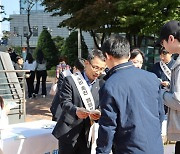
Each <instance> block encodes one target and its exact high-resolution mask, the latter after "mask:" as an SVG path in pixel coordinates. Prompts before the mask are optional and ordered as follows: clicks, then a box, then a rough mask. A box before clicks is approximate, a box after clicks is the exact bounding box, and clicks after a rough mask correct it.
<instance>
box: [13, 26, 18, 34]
mask: <svg viewBox="0 0 180 154" xmlns="http://www.w3.org/2000/svg"><path fill="white" fill-rule="evenodd" d="M18 34H19V29H18V27H14V35H18Z"/></svg>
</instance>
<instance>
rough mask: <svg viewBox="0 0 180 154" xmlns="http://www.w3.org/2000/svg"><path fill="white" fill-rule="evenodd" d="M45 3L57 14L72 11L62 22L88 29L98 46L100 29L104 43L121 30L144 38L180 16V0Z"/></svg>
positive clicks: (90, 0)
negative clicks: (107, 37)
mask: <svg viewBox="0 0 180 154" xmlns="http://www.w3.org/2000/svg"><path fill="white" fill-rule="evenodd" d="M43 4H44V5H45V6H46V10H47V11H50V12H52V11H54V15H59V16H63V15H65V14H67V15H69V18H67V19H65V20H63V21H62V22H61V23H60V25H59V26H68V27H71V28H74V29H76V28H81V29H82V30H84V31H88V32H89V33H90V34H91V35H92V36H93V38H94V42H95V45H96V46H97V47H98V45H97V44H98V43H97V42H96V41H97V40H96V39H97V36H99V35H97V34H98V33H102V35H101V36H102V37H101V39H102V40H101V43H102V42H103V40H104V38H105V36H107V35H109V34H111V33H117V32H118V33H126V34H127V36H129V38H131V37H132V36H133V35H137V36H139V38H138V39H137V40H139V42H141V40H142V38H143V37H144V36H151V35H153V34H159V29H160V27H161V26H162V24H164V23H165V22H167V21H168V20H172V19H176V20H180V16H179V14H180V1H179V0H171V1H169V0H86V1H84V0H78V1H77V0H53V1H52V0H44V1H43ZM72 4H73V5H72ZM137 45H138V46H139V45H140V43H137Z"/></svg>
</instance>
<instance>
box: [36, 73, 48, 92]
mask: <svg viewBox="0 0 180 154" xmlns="http://www.w3.org/2000/svg"><path fill="white" fill-rule="evenodd" d="M41 78H42V93H41V95H46V94H47V92H46V78H47V71H46V70H42V71H36V80H37V82H36V88H35V93H36V94H38V93H39V87H40V80H41Z"/></svg>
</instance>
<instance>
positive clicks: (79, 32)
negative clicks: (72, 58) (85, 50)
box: [78, 28, 81, 58]
mask: <svg viewBox="0 0 180 154" xmlns="http://www.w3.org/2000/svg"><path fill="white" fill-rule="evenodd" d="M78 58H81V29H80V28H79V29H78Z"/></svg>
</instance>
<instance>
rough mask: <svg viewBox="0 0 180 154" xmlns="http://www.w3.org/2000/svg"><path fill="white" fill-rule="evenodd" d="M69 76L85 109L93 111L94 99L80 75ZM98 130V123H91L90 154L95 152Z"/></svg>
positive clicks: (77, 73)
mask: <svg viewBox="0 0 180 154" xmlns="http://www.w3.org/2000/svg"><path fill="white" fill-rule="evenodd" d="M71 76H72V78H73V80H74V82H75V84H76V87H77V89H78V91H79V94H80V96H81V98H82V101H83V103H84V106H85V108H86V109H87V110H88V111H92V110H95V103H94V98H93V96H92V93H91V90H90V88H89V86H88V84H87V82H86V81H85V79H84V77H83V76H82V74H81V73H80V72H76V73H75V74H71ZM98 128H99V125H98V123H93V125H91V127H90V131H89V137H88V144H89V145H90V142H91V143H92V145H91V154H94V153H95V150H96V139H97V137H98Z"/></svg>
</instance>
